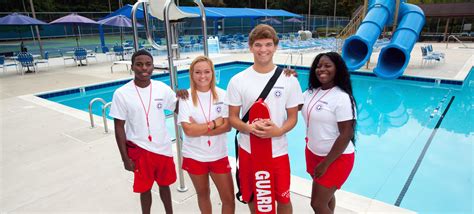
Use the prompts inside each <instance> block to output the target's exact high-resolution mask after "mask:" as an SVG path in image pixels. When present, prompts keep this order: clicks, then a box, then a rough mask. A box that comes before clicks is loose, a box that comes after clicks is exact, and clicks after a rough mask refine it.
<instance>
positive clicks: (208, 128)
mask: <svg viewBox="0 0 474 214" xmlns="http://www.w3.org/2000/svg"><path fill="white" fill-rule="evenodd" d="M210 131H211V122H210V121H209V122H208V123H207V132H210Z"/></svg>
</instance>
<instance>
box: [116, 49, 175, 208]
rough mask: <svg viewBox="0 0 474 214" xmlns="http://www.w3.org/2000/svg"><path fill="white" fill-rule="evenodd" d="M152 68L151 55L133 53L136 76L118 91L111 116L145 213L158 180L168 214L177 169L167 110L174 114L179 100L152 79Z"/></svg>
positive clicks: (119, 145)
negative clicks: (168, 131) (168, 128)
mask: <svg viewBox="0 0 474 214" xmlns="http://www.w3.org/2000/svg"><path fill="white" fill-rule="evenodd" d="M153 69H154V66H153V57H152V55H151V54H150V53H149V52H147V51H145V50H139V51H137V52H135V53H134V54H133V56H132V70H133V71H134V73H135V77H134V79H133V80H132V81H130V82H128V83H126V84H125V85H123V86H122V87H120V88H118V89H117V90H116V91H115V93H114V96H113V100H112V107H111V109H110V116H111V117H113V118H114V124H115V139H116V141H117V145H118V148H119V150H120V155H121V156H122V161H123V164H124V167H125V169H126V170H128V171H132V172H134V184H133V191H134V192H137V193H140V202H141V206H142V213H150V209H151V201H152V197H151V192H150V190H151V188H152V186H153V183H154V182H155V181H156V182H157V184H158V186H159V192H160V197H161V200H162V202H163V205H164V207H165V211H166V213H168V214H169V213H172V212H173V209H172V204H171V191H170V188H169V185H171V184H172V183H174V182H175V181H176V169H175V165H174V161H173V155H172V150H171V138H170V136H169V135H168V133H167V131H166V125H165V112H164V110H165V109H167V110H170V111H174V110H175V107H176V101H177V99H176V97H175V93H174V92H173V90H171V88H170V87H169V86H167V85H166V84H164V83H162V82H159V81H154V80H151V75H152V73H153Z"/></svg>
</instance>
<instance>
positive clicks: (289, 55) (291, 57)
mask: <svg viewBox="0 0 474 214" xmlns="http://www.w3.org/2000/svg"><path fill="white" fill-rule="evenodd" d="M293 54H297V55H296V61H295V64H293ZM298 58H299V59H300V60H301V64H300V65H303V53H302V52H290V53H288V55H287V56H286V60H285V65H287V68H289V69H291V65H293V66H296V65H297V64H298ZM288 59H290V63H288Z"/></svg>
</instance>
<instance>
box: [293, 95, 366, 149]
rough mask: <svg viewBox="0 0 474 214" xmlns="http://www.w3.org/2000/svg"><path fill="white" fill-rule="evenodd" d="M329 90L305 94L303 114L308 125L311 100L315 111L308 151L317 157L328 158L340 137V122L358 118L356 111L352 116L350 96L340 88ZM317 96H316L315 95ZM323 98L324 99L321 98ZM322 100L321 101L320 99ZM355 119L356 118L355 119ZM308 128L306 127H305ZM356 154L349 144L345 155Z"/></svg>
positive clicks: (350, 143)
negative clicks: (338, 124)
mask: <svg viewBox="0 0 474 214" xmlns="http://www.w3.org/2000/svg"><path fill="white" fill-rule="evenodd" d="M329 90H331V89H328V90H318V89H315V90H307V91H305V92H304V93H303V97H304V105H303V108H302V109H301V114H302V115H303V118H304V120H305V122H306V124H308V106H309V102H310V100H311V99H312V98H313V96H314V98H313V101H312V102H311V104H310V105H311V106H313V104H314V103H315V102H316V101H318V100H319V101H318V102H317V103H316V104H314V107H313V110H312V111H311V113H310V117H309V120H310V121H309V129H308V136H307V137H308V145H307V146H308V149H309V150H310V151H311V152H313V153H314V154H316V155H319V156H326V155H327V154H328V153H329V151H331V148H332V146H333V145H334V142H335V141H336V139H337V137H339V134H340V133H339V128H338V126H337V123H338V122H342V121H347V120H352V119H356V118H357V112H356V109H354V116H352V105H351V99H350V97H349V95H348V94H347V93H346V92H344V91H343V90H341V89H340V88H339V87H338V86H335V87H333V88H332V90H331V91H329ZM316 92H317V94H316V95H315V93H316ZM322 96H324V97H322ZM321 97H322V98H321ZM320 98H321V99H320ZM354 117H355V118H354ZM305 127H306V126H305ZM353 152H354V145H353V144H352V142H349V145H347V148H346V150H344V152H343V154H350V153H353Z"/></svg>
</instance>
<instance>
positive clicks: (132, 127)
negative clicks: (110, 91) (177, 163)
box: [109, 80, 176, 157]
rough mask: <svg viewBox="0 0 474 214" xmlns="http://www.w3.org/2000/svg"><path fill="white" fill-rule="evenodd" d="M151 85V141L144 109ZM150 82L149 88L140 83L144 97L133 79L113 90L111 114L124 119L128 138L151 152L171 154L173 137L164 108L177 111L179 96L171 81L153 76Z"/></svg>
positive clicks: (146, 106) (146, 107) (149, 115)
mask: <svg viewBox="0 0 474 214" xmlns="http://www.w3.org/2000/svg"><path fill="white" fill-rule="evenodd" d="M150 85H151V87H152V97H151V104H150V110H149V113H148V120H149V123H150V132H151V136H152V142H150V141H149V140H148V128H147V121H146V114H145V109H146V110H148V103H149V101H150ZM150 85H149V86H148V87H146V88H140V87H137V89H138V92H139V93H140V96H141V99H142V100H141V101H140V97H139V96H138V94H137V89H135V83H134V82H133V80H132V81H130V82H128V83H127V84H125V85H123V86H122V87H120V88H118V89H117V90H116V91H115V92H114V96H113V99H112V106H111V108H110V114H109V115H110V116H111V117H113V118H116V119H119V120H125V134H126V136H127V140H129V141H132V142H133V143H135V144H136V145H138V146H140V147H141V148H143V149H146V150H148V151H150V152H154V153H157V154H161V155H165V156H169V157H172V156H173V153H172V150H171V138H170V136H169V134H168V132H167V131H166V124H165V111H164V110H165V109H166V110H169V111H174V109H175V107H176V96H175V93H174V92H173V90H171V88H170V87H169V86H168V85H166V84H164V83H162V82H160V81H155V80H151V84H150ZM142 101H143V105H142ZM143 106H145V109H144V108H143Z"/></svg>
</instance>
